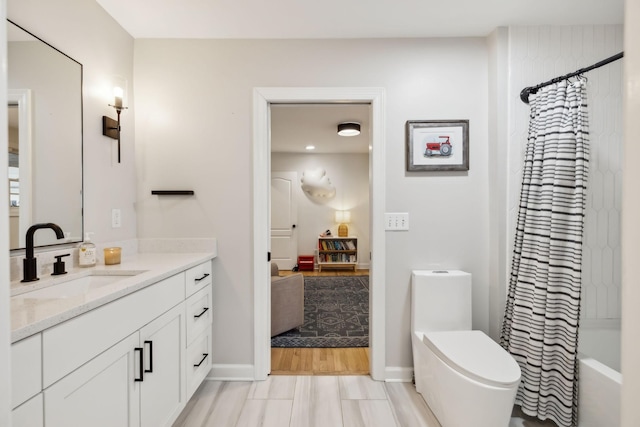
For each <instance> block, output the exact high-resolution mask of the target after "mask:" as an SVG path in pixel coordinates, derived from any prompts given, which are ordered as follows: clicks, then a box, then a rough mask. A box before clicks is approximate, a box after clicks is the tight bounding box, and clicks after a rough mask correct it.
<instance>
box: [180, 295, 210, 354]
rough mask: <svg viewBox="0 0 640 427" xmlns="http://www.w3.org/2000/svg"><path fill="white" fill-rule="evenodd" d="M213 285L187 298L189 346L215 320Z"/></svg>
mask: <svg viewBox="0 0 640 427" xmlns="http://www.w3.org/2000/svg"><path fill="white" fill-rule="evenodd" d="M211 294H212V289H211V286H207V287H206V288H204V289H201V290H199V291H198V292H196V293H195V294H193V295H191V296H190V297H189V299H187V303H186V307H187V320H186V323H187V346H188V345H189V344H191V342H192V341H193V340H195V339H196V337H198V336H199V335H200V334H202V332H203V331H205V330H206V329H207V328H208V327H210V326H211V324H212V322H213V320H212V319H213V313H212V311H213V305H212V304H213V300H212V295H211Z"/></svg>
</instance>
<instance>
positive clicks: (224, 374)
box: [207, 364, 255, 381]
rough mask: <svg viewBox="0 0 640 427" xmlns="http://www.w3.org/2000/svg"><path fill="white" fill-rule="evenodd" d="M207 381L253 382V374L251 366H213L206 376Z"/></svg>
mask: <svg viewBox="0 0 640 427" xmlns="http://www.w3.org/2000/svg"><path fill="white" fill-rule="evenodd" d="M207 379H208V380H217V381H253V380H254V379H255V372H254V367H253V365H221V364H214V365H213V366H212V367H211V371H209V375H207Z"/></svg>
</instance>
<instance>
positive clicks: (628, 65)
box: [621, 0, 640, 427]
mask: <svg viewBox="0 0 640 427" xmlns="http://www.w3.org/2000/svg"><path fill="white" fill-rule="evenodd" d="M639 19H640V4H639V3H638V2H637V1H635V0H627V1H626V2H625V25H624V39H625V43H624V52H625V56H624V91H623V93H624V156H623V179H624V182H625V183H626V184H625V185H624V186H623V188H622V199H623V204H622V230H623V231H624V232H623V233H622V416H621V421H622V423H621V427H635V426H638V425H640V411H638V396H640V365H639V364H638V360H640V340H639V339H638V337H640V310H638V306H640V280H639V279H638V277H639V276H638V259H639V258H640V223H639V222H638V218H640V197H639V196H638V186H637V183H638V182H640V169H639V168H638V167H637V165H636V159H638V157H640V144H638V141H639V140H640V121H639V120H638V117H640V92H639V91H638V88H640V44H639V43H638V40H640V27H638V25H637V22H638V20H639Z"/></svg>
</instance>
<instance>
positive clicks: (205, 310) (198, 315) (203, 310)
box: [193, 307, 209, 319]
mask: <svg viewBox="0 0 640 427" xmlns="http://www.w3.org/2000/svg"><path fill="white" fill-rule="evenodd" d="M208 310H209V307H205V308H204V309H202V312H201V313H200V314H194V315H193V317H194V319H197V318H198V317H200V316H202V315H203V314H205V313H206V312H207V311H208Z"/></svg>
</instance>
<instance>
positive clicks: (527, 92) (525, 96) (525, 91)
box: [520, 87, 531, 104]
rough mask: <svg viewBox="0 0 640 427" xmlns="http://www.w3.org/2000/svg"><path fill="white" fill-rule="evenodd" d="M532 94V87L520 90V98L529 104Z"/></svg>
mask: <svg viewBox="0 0 640 427" xmlns="http://www.w3.org/2000/svg"><path fill="white" fill-rule="evenodd" d="M530 94H531V88H530V87H525V88H524V89H522V92H520V100H522V102H524V103H525V104H529V95H530Z"/></svg>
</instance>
